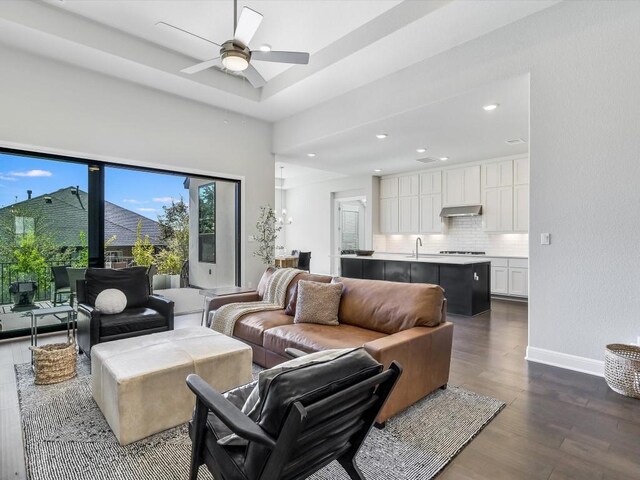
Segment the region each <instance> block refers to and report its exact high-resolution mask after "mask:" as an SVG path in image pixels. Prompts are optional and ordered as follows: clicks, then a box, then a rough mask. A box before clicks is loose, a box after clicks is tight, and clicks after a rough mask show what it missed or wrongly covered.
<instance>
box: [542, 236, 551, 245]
mask: <svg viewBox="0 0 640 480" xmlns="http://www.w3.org/2000/svg"><path fill="white" fill-rule="evenodd" d="M550 244H551V234H550V233H541V234H540V245H550Z"/></svg>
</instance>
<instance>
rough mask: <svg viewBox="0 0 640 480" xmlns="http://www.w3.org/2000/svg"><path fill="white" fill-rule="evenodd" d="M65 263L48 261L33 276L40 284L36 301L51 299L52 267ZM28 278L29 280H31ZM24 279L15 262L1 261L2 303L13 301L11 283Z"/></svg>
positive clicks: (0, 283) (0, 299)
mask: <svg viewBox="0 0 640 480" xmlns="http://www.w3.org/2000/svg"><path fill="white" fill-rule="evenodd" d="M60 265H65V263H64V262H55V261H51V262H47V266H46V267H45V268H42V269H40V270H39V271H38V272H37V273H36V274H35V275H34V276H33V278H31V279H29V280H33V281H34V282H36V284H37V285H38V290H37V291H36V294H35V296H34V298H33V300H34V301H43V300H51V299H52V294H53V278H52V275H51V267H56V266H60ZM29 280H27V281H29ZM18 281H24V276H23V275H21V274H19V273H18V272H17V271H16V268H15V263H2V262H0V304H6V303H13V295H11V294H10V293H9V285H11V284H12V283H13V282H18Z"/></svg>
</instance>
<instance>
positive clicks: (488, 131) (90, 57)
mask: <svg viewBox="0 0 640 480" xmlns="http://www.w3.org/2000/svg"><path fill="white" fill-rule="evenodd" d="M558 2H559V0H518V1H514V0H424V1H422V0H420V1H418V0H403V1H401V0H368V1H367V0H296V1H294V0H241V1H240V2H239V10H240V9H241V7H242V6H243V5H246V6H249V7H250V8H253V9H254V10H256V11H258V12H260V13H262V14H263V15H264V21H263V23H262V25H261V26H260V29H259V31H258V33H257V35H256V37H255V38H254V40H253V41H252V45H251V47H253V48H256V47H258V46H259V45H260V44H262V43H269V44H270V45H271V46H272V47H273V48H274V49H276V50H300V51H308V52H310V53H311V58H310V63H309V65H295V66H292V67H290V66H287V65H278V64H271V63H267V62H259V63H260V65H258V62H256V67H257V68H258V69H259V71H260V72H261V73H262V74H263V75H264V76H265V78H267V79H268V80H269V81H268V83H267V85H266V86H265V87H263V88H261V89H254V88H252V87H251V86H250V85H249V84H248V83H247V82H246V81H244V80H243V79H242V78H238V77H236V76H234V75H230V74H226V73H224V72H221V71H218V70H215V69H209V70H206V71H204V72H201V73H199V74H195V75H186V74H183V73H180V70H181V69H182V68H185V67H187V66H189V65H192V64H194V63H197V62H198V61H201V60H204V59H207V58H211V57H212V56H216V55H217V52H215V51H214V52H211V50H210V47H209V45H207V44H206V43H205V42H199V41H195V42H194V41H192V40H191V39H190V38H189V37H188V36H182V35H179V34H175V35H174V34H172V32H170V31H167V30H165V29H161V28H158V27H156V26H155V24H156V23H157V22H158V21H164V22H168V23H172V24H175V25H176V26H179V27H181V28H184V29H186V30H189V31H192V32H194V33H196V34H198V35H200V36H202V37H206V38H209V39H211V40H213V41H215V42H216V43H221V42H222V41H224V40H226V39H228V38H229V37H231V35H232V20H233V18H232V15H233V14H232V11H233V3H232V1H231V0H126V1H124V0H91V1H88V0H43V1H38V0H0V44H7V45H10V46H13V47H15V48H19V49H23V50H26V51H29V52H34V53H36V54H38V55H42V56H46V57H50V58H52V59H55V60H57V61H60V62H64V63H69V64H72V65H76V66H79V67H81V68H86V69H89V70H93V71H96V72H99V73H102V74H104V75H109V76H113V77H116V78H121V79H124V80H126V81H130V82H134V83H137V84H140V85H143V86H146V87H149V88H153V89H157V90H161V91H165V92H169V93H171V94H175V95H178V96H182V97H185V98H188V99H192V100H196V101H198V102H201V103H204V104H208V105H212V106H216V107H221V108H223V109H228V110H232V111H236V112H239V113H242V114H246V115H250V116H253V117H256V118H260V119H264V120H267V121H271V122H280V121H284V120H285V119H287V118H289V117H291V116H293V115H295V114H298V113H300V112H304V111H306V110H311V109H314V108H319V109H321V108H322V106H323V105H324V104H325V103H326V102H328V101H329V100H331V99H334V98H337V97H339V96H341V95H346V94H348V93H349V92H352V91H356V90H357V89H359V88H363V87H367V86H369V85H374V82H376V81H383V79H385V78H391V76H393V75H395V74H397V73H398V72H400V71H406V70H407V69H409V68H410V67H412V66H414V65H416V64H420V63H422V62H427V61H429V59H433V58H435V57H437V56H438V55H440V54H443V53H445V52H448V51H451V50H453V49H455V48H456V47H457V46H459V45H461V44H463V43H466V42H470V41H472V40H474V39H476V38H479V37H481V36H483V35H486V34H488V33H490V32H492V31H494V30H496V29H499V28H501V27H503V26H505V25H508V24H510V23H513V22H516V21H518V20H520V19H522V18H524V17H527V16H529V15H532V14H535V13H537V12H539V11H541V10H543V9H546V8H549V7H551V6H553V5H554V4H556V3H558ZM203 45H204V47H203ZM214 49H215V47H214ZM5 68H6V66H5ZM416 81H419V80H418V79H416ZM384 101H385V98H384V94H383V93H382V92H381V93H380V94H379V95H375V96H374V97H372V98H370V102H369V103H368V104H366V105H363V112H368V114H369V116H370V117H371V119H372V120H371V121H369V122H367V121H364V122H361V123H360V124H359V125H358V126H356V127H345V128H344V129H342V130H341V131H339V133H337V134H335V135H331V136H329V137H322V136H321V135H315V137H314V136H310V137H311V138H312V140H310V141H308V142H307V143H306V144H303V145H296V146H295V147H294V148H292V149H290V150H286V151H275V152H274V153H275V154H276V159H277V160H278V161H280V162H284V163H285V164H287V165H288V167H287V168H286V169H285V170H287V172H285V177H288V180H287V182H285V184H286V185H285V187H288V186H293V185H295V184H302V183H304V182H307V181H310V180H311V179H327V178H331V177H335V176H336V175H358V174H371V173H372V171H373V169H375V168H380V169H382V174H386V173H397V172H402V171H408V170H414V169H417V168H421V167H426V166H425V165H423V164H419V163H417V162H416V161H415V160H416V158H418V157H420V156H435V157H439V156H447V157H450V160H449V161H448V162H447V164H455V163H458V162H464V161H470V160H478V159H482V158H494V157H500V156H507V155H512V154H520V153H523V152H526V151H527V147H528V145H527V144H522V145H518V146H510V145H507V144H506V143H504V141H505V140H507V139H510V138H519V137H520V138H523V139H525V140H528V79H527V78H526V77H522V78H518V79H509V80H505V81H503V82H499V83H496V84H494V85H487V86H485V87H484V88H481V89H479V90H477V91H474V92H465V93H461V94H460V95H459V96H456V97H454V98H449V99H443V100H442V101H440V102H437V103H434V104H431V105H416V106H415V108H413V109H412V110H410V111H407V112H403V113H401V114H399V115H396V116H394V117H391V118H383V119H382V120H380V119H379V111H382V110H384ZM487 102H498V103H500V104H501V106H500V108H499V109H498V110H497V111H496V112H493V113H490V114H488V113H487V112H484V111H483V110H482V109H481V106H482V105H483V104H485V103H487ZM374 118H375V119H376V120H373V119H374ZM327 121H331V119H327ZM380 131H384V132H386V133H388V134H389V138H387V139H386V140H383V141H380V140H377V139H376V138H375V133H378V132H380ZM421 146H424V147H427V148H428V150H427V152H426V153H425V154H422V155H420V154H417V153H416V152H415V149H416V148H418V147H421ZM287 148H288V147H287ZM311 151H313V152H316V153H317V156H316V157H315V158H313V159H312V158H309V157H307V156H306V154H307V153H308V152H311ZM276 171H277V173H279V169H276Z"/></svg>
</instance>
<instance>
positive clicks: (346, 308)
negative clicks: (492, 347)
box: [334, 278, 444, 335]
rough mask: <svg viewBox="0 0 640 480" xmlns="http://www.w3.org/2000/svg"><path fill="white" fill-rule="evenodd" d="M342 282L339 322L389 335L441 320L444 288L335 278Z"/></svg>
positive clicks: (437, 323)
mask: <svg viewBox="0 0 640 480" xmlns="http://www.w3.org/2000/svg"><path fill="white" fill-rule="evenodd" d="M334 281H339V282H340V283H342V284H343V291H342V299H341V300H340V310H339V313H338V318H339V319H340V323H341V324H343V323H347V324H349V325H355V326H358V327H362V328H366V329H369V330H375V331H377V332H382V333H386V334H388V335H391V334H393V333H397V332H401V331H403V330H407V329H409V328H413V327H435V326H438V325H440V323H441V321H442V304H443V302H444V290H443V289H442V288H441V287H440V286H438V285H431V284H427V283H398V282H386V281H382V280H361V279H356V278H338V279H334Z"/></svg>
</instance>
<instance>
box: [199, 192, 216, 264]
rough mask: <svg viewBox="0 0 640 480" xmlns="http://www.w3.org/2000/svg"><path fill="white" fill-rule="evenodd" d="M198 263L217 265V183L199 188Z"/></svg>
mask: <svg viewBox="0 0 640 480" xmlns="http://www.w3.org/2000/svg"><path fill="white" fill-rule="evenodd" d="M198 261H200V262H206V263H216V183H215V182H212V183H208V184H206V185H201V186H200V187H198Z"/></svg>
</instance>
